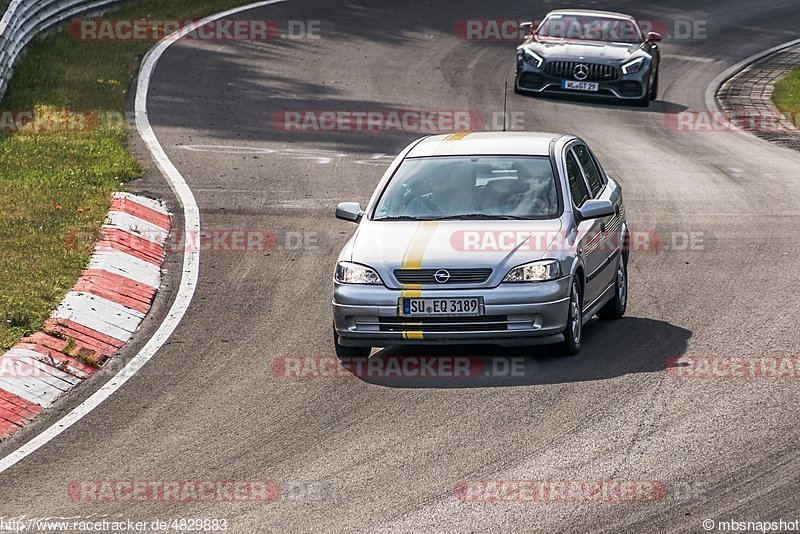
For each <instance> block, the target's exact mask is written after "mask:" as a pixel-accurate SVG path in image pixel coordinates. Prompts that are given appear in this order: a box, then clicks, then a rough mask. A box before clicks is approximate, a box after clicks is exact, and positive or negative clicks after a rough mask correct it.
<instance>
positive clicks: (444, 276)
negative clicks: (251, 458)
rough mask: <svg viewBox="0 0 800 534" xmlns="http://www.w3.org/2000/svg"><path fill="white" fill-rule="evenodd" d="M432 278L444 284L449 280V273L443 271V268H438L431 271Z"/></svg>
mask: <svg viewBox="0 0 800 534" xmlns="http://www.w3.org/2000/svg"><path fill="white" fill-rule="evenodd" d="M433 279H434V280H436V281H437V282H439V283H440V284H446V283H447V281H448V280H450V273H448V272H447V271H445V270H444V269H439V270H438V271H436V272H435V273H433Z"/></svg>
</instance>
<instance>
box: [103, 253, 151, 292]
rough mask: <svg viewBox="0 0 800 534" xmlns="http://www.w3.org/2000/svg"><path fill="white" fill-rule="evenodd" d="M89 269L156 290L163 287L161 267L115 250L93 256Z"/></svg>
mask: <svg viewBox="0 0 800 534" xmlns="http://www.w3.org/2000/svg"><path fill="white" fill-rule="evenodd" d="M89 269H100V270H103V271H108V272H110V273H114V274H118V275H120V276H124V277H125V278H130V279H131V280H135V281H136V282H139V283H140V284H145V285H148V286H150V287H154V288H156V289H158V286H159V285H161V267H159V266H158V265H155V264H153V263H150V262H149V261H146V260H143V259H140V258H137V257H136V256H131V255H130V254H125V253H124V252H122V251H121V250H117V249H113V248H112V249H98V251H97V252H95V253H94V254H92V258H91V259H90V260H89Z"/></svg>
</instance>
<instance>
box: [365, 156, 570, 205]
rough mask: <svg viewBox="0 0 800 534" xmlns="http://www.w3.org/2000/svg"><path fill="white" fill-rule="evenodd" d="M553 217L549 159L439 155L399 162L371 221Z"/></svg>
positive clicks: (555, 200) (553, 185)
mask: <svg viewBox="0 0 800 534" xmlns="http://www.w3.org/2000/svg"><path fill="white" fill-rule="evenodd" d="M557 216H558V195H557V193H556V180H555V177H554V175H553V167H552V166H551V164H550V159H549V158H546V157H530V156H471V157H469V156H463V157H455V156H438V157H426V158H409V159H406V160H405V161H403V163H402V164H401V165H400V167H399V168H398V169H397V171H396V172H395V174H394V176H393V177H392V179H391V181H390V182H389V184H388V185H387V187H386V189H385V190H384V192H383V195H382V196H381V198H380V200H379V201H378V204H377V206H376V208H375V214H374V216H373V219H374V220H403V219H411V220H443V219H553V218H555V217H557Z"/></svg>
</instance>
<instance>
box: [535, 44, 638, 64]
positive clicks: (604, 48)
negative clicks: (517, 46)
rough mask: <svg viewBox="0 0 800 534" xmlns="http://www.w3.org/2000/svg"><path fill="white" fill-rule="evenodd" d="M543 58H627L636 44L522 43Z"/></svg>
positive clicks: (615, 59)
mask: <svg viewBox="0 0 800 534" xmlns="http://www.w3.org/2000/svg"><path fill="white" fill-rule="evenodd" d="M522 47H523V48H527V49H529V50H532V51H534V52H536V53H537V54H539V55H541V56H543V57H544V58H545V59H568V60H573V61H578V60H587V61H591V60H597V61H603V62H609V61H622V60H624V59H627V58H629V57H630V56H631V54H633V53H634V52H635V51H636V50H637V49H638V48H639V45H637V44H621V43H601V42H594V41H534V42H531V43H526V44H524V45H522Z"/></svg>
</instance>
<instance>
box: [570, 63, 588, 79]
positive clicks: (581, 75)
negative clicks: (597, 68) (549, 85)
mask: <svg viewBox="0 0 800 534" xmlns="http://www.w3.org/2000/svg"><path fill="white" fill-rule="evenodd" d="M572 74H573V75H574V76H575V79H576V80H585V79H586V78H588V77H589V65H587V64H586V63H578V64H577V65H575V68H574V69H572Z"/></svg>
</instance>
